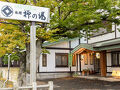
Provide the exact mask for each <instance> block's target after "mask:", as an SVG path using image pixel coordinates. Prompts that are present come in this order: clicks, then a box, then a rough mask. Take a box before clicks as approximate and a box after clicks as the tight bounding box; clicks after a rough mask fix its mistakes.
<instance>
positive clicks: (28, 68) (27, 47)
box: [26, 43, 30, 73]
mask: <svg viewBox="0 0 120 90" xmlns="http://www.w3.org/2000/svg"><path fill="white" fill-rule="evenodd" d="M26 72H27V73H30V43H26Z"/></svg>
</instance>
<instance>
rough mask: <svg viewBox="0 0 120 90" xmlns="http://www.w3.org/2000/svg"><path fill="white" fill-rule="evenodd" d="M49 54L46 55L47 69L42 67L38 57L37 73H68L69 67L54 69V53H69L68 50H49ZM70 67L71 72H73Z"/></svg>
mask: <svg viewBox="0 0 120 90" xmlns="http://www.w3.org/2000/svg"><path fill="white" fill-rule="evenodd" d="M49 52H50V54H47V67H42V57H40V63H39V72H60V71H70V68H69V67H55V53H69V50H55V49H51V50H50V49H49ZM75 70H76V69H75V67H72V71H75Z"/></svg>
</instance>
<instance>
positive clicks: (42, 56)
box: [42, 54, 47, 67]
mask: <svg viewBox="0 0 120 90" xmlns="http://www.w3.org/2000/svg"><path fill="white" fill-rule="evenodd" d="M44 56H45V57H44ZM43 58H45V59H43ZM44 60H45V61H44ZM44 62H45V65H44ZM42 67H47V54H42Z"/></svg>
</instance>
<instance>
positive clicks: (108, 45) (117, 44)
mask: <svg viewBox="0 0 120 90" xmlns="http://www.w3.org/2000/svg"><path fill="white" fill-rule="evenodd" d="M81 48H85V49H87V50H91V51H103V50H112V49H118V48H120V38H119V39H114V40H109V41H103V42H99V43H94V44H80V45H78V46H76V47H75V48H74V49H73V50H72V51H71V53H75V52H77V51H78V50H79V49H81Z"/></svg>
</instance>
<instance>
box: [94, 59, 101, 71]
mask: <svg viewBox="0 0 120 90" xmlns="http://www.w3.org/2000/svg"><path fill="white" fill-rule="evenodd" d="M94 70H95V72H96V73H100V59H97V58H95V60H94Z"/></svg>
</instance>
